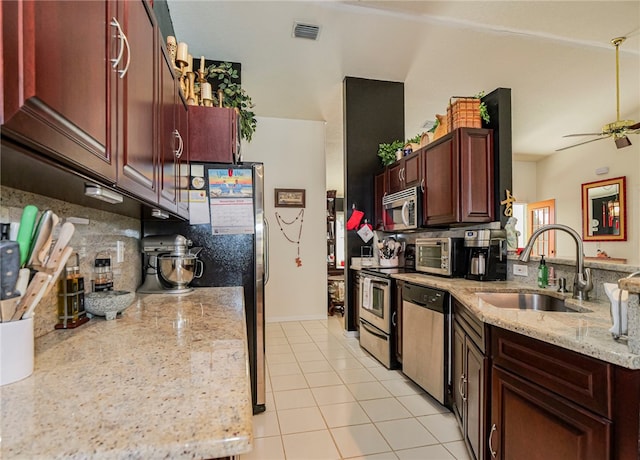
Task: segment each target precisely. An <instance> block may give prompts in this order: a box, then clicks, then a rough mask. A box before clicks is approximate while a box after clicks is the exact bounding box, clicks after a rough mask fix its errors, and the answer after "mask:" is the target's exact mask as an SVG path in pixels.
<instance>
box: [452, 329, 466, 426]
mask: <svg viewBox="0 0 640 460" xmlns="http://www.w3.org/2000/svg"><path fill="white" fill-rule="evenodd" d="M464 337H465V334H464V331H463V330H462V328H461V327H460V325H459V324H458V322H457V321H455V322H454V323H453V369H452V377H451V379H452V380H451V384H452V387H453V388H452V391H453V413H454V415H455V416H456V418H457V419H458V424H459V425H460V428H461V429H462V430H464V421H463V419H464V415H465V414H464V401H465V399H466V396H465V395H464V392H465V385H466V383H467V382H466V378H467V377H466V372H465V368H464V342H465V339H464Z"/></svg>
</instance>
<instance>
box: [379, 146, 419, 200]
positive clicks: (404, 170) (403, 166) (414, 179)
mask: <svg viewBox="0 0 640 460" xmlns="http://www.w3.org/2000/svg"><path fill="white" fill-rule="evenodd" d="M422 151H423V150H422V149H420V150H417V151H415V152H413V153H411V154H409V155H407V156H404V157H402V158H401V159H400V160H398V161H396V162H395V163H393V164H391V165H389V166H388V168H387V174H388V183H387V192H388V193H395V192H399V191H401V190H404V189H405V188H408V187H415V186H418V185H420V184H421V182H422Z"/></svg>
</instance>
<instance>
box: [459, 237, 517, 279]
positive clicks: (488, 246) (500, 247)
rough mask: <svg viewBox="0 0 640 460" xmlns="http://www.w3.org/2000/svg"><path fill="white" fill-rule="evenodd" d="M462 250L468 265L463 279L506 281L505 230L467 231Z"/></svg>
mask: <svg viewBox="0 0 640 460" xmlns="http://www.w3.org/2000/svg"><path fill="white" fill-rule="evenodd" d="M464 249H465V252H466V256H467V264H468V265H467V267H468V268H467V275H466V276H465V278H467V279H470V280H476V281H504V280H506V279H507V232H506V230H504V229H497V230H492V229H486V230H467V231H466V232H465V234H464Z"/></svg>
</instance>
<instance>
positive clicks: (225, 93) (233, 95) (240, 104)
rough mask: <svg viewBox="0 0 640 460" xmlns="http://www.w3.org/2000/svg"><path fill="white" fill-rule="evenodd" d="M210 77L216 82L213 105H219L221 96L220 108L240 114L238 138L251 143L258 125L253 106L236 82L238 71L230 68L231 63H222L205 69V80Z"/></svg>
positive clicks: (249, 98)
mask: <svg viewBox="0 0 640 460" xmlns="http://www.w3.org/2000/svg"><path fill="white" fill-rule="evenodd" d="M207 77H211V78H212V79H214V80H217V82H216V83H217V91H216V94H214V104H215V105H219V103H220V101H219V100H218V95H219V94H222V106H223V107H233V108H235V109H237V111H238V113H239V114H240V136H241V137H242V139H244V140H246V141H247V142H251V138H252V137H253V133H254V132H255V130H256V125H257V124H258V122H257V120H256V116H255V113H254V112H253V110H252V109H253V107H254V104H253V102H252V101H251V97H250V96H249V95H248V94H247V92H246V91H245V90H244V88H242V86H240V84H238V83H237V82H236V80H237V79H238V78H239V77H238V71H237V70H236V69H233V68H232V65H231V63H229V62H222V63H220V64H213V65H210V66H209V67H207V71H206V74H205V78H207Z"/></svg>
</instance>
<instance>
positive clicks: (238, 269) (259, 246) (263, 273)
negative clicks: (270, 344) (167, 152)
mask: <svg viewBox="0 0 640 460" xmlns="http://www.w3.org/2000/svg"><path fill="white" fill-rule="evenodd" d="M190 166H191V172H190V175H191V176H190V190H189V191H188V193H189V194H190V213H191V221H190V222H181V221H177V220H170V221H167V220H165V221H161V220H157V219H145V220H143V228H142V230H143V235H144V236H148V235H158V234H175V233H177V234H180V235H183V236H185V237H187V238H189V239H190V240H192V241H193V246H194V247H202V248H203V249H202V251H201V252H200V253H199V255H198V257H199V259H200V260H202V262H203V263H204V271H203V275H202V277H201V278H196V279H194V280H193V282H192V283H191V285H192V286H194V287H206V286H242V287H243V289H244V302H245V312H246V322H247V339H248V348H249V364H250V373H251V396H252V399H253V412H254V414H255V413H259V412H263V411H264V410H265V384H266V381H265V354H264V352H265V342H264V332H265V302H264V301H265V297H264V289H265V284H266V282H267V280H268V260H267V255H268V251H267V236H268V235H267V234H266V232H267V230H268V227H267V222H266V219H265V216H264V165H263V164H262V163H240V164H237V165H226V164H214V163H192V164H191V165H190Z"/></svg>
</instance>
